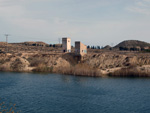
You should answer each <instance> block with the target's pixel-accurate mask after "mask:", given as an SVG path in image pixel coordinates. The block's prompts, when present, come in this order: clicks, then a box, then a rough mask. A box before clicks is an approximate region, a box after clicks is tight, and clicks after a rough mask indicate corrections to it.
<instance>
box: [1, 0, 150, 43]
mask: <svg viewBox="0 0 150 113" xmlns="http://www.w3.org/2000/svg"><path fill="white" fill-rule="evenodd" d="M6 33H7V34H10V36H9V42H24V41H44V42H46V43H58V38H61V37H71V39H72V44H73V42H74V41H78V40H80V41H82V42H83V43H84V44H87V45H101V46H105V45H116V44H117V43H119V42H121V41H123V40H130V39H133V40H142V41H146V42H150V0H0V41H5V36H4V34H6Z"/></svg>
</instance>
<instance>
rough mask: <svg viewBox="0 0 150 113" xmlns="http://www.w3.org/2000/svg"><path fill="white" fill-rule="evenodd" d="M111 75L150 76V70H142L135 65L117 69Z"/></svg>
mask: <svg viewBox="0 0 150 113" xmlns="http://www.w3.org/2000/svg"><path fill="white" fill-rule="evenodd" d="M109 75H110V76H113V77H150V70H140V69H137V68H135V67H128V68H123V69H121V70H118V71H115V72H113V73H111V74H109Z"/></svg>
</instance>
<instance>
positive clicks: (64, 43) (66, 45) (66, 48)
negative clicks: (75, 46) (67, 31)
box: [62, 37, 71, 53]
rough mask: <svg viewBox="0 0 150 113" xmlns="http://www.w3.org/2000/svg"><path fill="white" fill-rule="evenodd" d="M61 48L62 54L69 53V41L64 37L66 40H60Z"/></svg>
mask: <svg viewBox="0 0 150 113" xmlns="http://www.w3.org/2000/svg"><path fill="white" fill-rule="evenodd" d="M62 48H63V52H64V53H66V52H71V39H70V38H68V37H66V38H62Z"/></svg>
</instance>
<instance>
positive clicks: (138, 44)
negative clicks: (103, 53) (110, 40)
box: [114, 40, 150, 48]
mask: <svg viewBox="0 0 150 113" xmlns="http://www.w3.org/2000/svg"><path fill="white" fill-rule="evenodd" d="M120 47H126V48H131V47H140V48H145V47H150V43H147V42H144V41H139V40H126V41H123V42H121V43H119V44H118V45H116V46H115V47H114V48H120Z"/></svg>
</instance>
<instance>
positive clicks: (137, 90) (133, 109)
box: [0, 72, 150, 113]
mask: <svg viewBox="0 0 150 113" xmlns="http://www.w3.org/2000/svg"><path fill="white" fill-rule="evenodd" d="M0 99H1V100H0V102H2V101H4V102H5V104H6V106H7V107H9V106H10V103H13V104H16V111H19V110H21V112H22V113H150V79H146V78H90V77H75V76H66V75H55V74H47V75H43V74H27V73H2V72H0Z"/></svg>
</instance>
